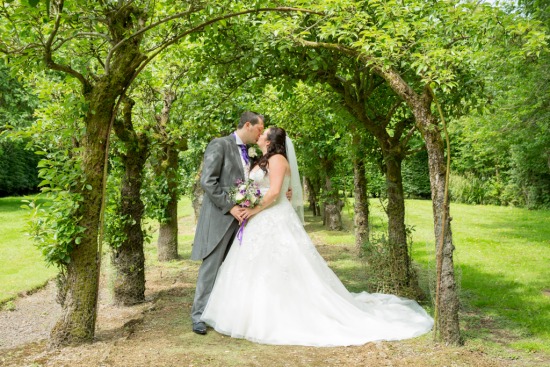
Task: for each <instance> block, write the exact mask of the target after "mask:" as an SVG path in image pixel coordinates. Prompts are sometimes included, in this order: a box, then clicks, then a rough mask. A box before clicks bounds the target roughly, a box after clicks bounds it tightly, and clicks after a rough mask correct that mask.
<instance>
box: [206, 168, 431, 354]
mask: <svg viewBox="0 0 550 367" xmlns="http://www.w3.org/2000/svg"><path fill="white" fill-rule="evenodd" d="M250 178H252V179H254V180H255V181H256V182H258V183H259V185H260V189H261V191H262V192H263V193H265V192H266V191H267V190H268V189H269V177H268V176H267V175H265V174H264V172H263V171H262V170H261V169H260V170H256V171H253V172H251V174H250ZM289 181H290V180H289V176H287V177H285V179H284V182H283V187H282V189H281V195H280V197H279V198H278V199H277V201H276V202H275V203H274V204H272V205H271V206H270V207H268V208H266V209H265V210H263V211H261V212H260V213H258V214H257V215H256V216H254V217H252V218H251V219H250V221H249V222H248V224H247V225H246V226H245V228H244V232H243V236H242V242H241V243H239V240H238V239H235V242H234V243H233V245H232V247H231V249H230V250H229V253H228V255H227V258H226V259H225V261H224V263H223V264H222V266H221V267H220V270H219V272H218V276H217V278H216V282H215V285H214V289H213V290H212V293H211V295H210V299H209V301H208V304H207V306H206V309H205V311H204V313H203V315H202V320H203V321H205V322H206V323H207V324H209V325H210V326H212V327H213V328H214V329H215V330H216V331H218V332H220V333H222V334H226V335H229V336H232V337H235V338H245V339H248V340H251V341H254V342H258V343H263V344H285V345H307V346H345V345H361V344H365V343H367V342H371V341H376V340H399V339H406V338H412V337H415V336H418V335H421V334H424V333H426V332H428V331H430V329H431V328H432V325H433V319H432V318H431V317H430V316H429V315H428V314H427V313H426V311H424V309H423V308H422V307H420V306H419V305H418V304H417V303H416V302H415V301H412V300H408V299H404V298H400V297H396V296H392V295H386V294H369V293H367V292H363V293H358V294H353V293H349V292H348V291H347V290H346V288H345V287H344V285H343V284H342V283H341V282H340V280H339V279H338V277H337V276H336V275H335V274H334V273H333V271H332V270H331V269H330V268H329V267H328V265H327V263H326V262H325V260H324V259H323V258H322V257H321V255H319V253H318V252H317V249H316V248H315V246H314V245H313V243H312V241H311V239H310V238H309V236H308V234H307V233H306V231H305V230H304V228H303V226H302V224H301V221H300V219H299V217H298V215H297V214H296V212H295V211H294V209H293V207H292V205H291V204H290V202H289V201H288V200H287V199H286V196H285V194H286V191H287V188H288V185H289Z"/></svg>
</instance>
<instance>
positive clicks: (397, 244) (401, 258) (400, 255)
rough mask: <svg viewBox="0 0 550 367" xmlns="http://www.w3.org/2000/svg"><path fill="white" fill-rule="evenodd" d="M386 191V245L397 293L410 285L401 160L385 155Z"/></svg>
mask: <svg viewBox="0 0 550 367" xmlns="http://www.w3.org/2000/svg"><path fill="white" fill-rule="evenodd" d="M384 161H385V163H386V189H387V194H388V243H389V246H390V255H391V258H390V261H391V267H392V276H393V280H394V282H395V284H394V286H395V288H396V290H397V292H399V291H400V290H405V289H406V288H408V286H409V283H410V273H409V270H410V259H409V252H408V248H407V231H406V227H405V197H404V194H403V180H402V175H401V158H399V157H396V156H392V155H389V154H386V156H385V157H384Z"/></svg>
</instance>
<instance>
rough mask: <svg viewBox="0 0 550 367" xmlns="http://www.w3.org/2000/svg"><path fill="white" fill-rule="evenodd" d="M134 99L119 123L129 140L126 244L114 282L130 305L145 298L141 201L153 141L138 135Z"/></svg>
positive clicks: (121, 300) (118, 297) (119, 297)
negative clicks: (134, 122)
mask: <svg viewBox="0 0 550 367" xmlns="http://www.w3.org/2000/svg"><path fill="white" fill-rule="evenodd" d="M132 106H133V101H130V102H128V103H126V104H125V109H124V124H122V123H119V122H117V123H115V131H116V133H117V136H118V137H119V139H120V140H121V141H123V142H124V143H125V146H126V154H124V155H123V156H122V161H123V164H124V177H123V179H122V186H121V205H120V213H119V215H120V216H121V217H122V218H124V225H123V228H122V232H123V238H124V240H123V241H122V243H121V244H120V245H119V246H118V247H117V248H115V249H114V251H113V257H112V260H113V264H114V266H115V269H116V275H115V282H114V295H115V303H116V304H119V305H124V306H130V305H134V304H138V303H141V302H144V301H145V255H144V253H143V241H144V235H143V229H142V228H141V221H142V219H143V212H144V209H145V208H144V205H143V202H142V200H141V193H140V192H141V187H142V183H143V168H144V166H145V161H146V160H147V155H148V148H149V141H148V139H147V136H146V135H145V134H136V133H135V132H134V130H133V127H132V120H131V109H132Z"/></svg>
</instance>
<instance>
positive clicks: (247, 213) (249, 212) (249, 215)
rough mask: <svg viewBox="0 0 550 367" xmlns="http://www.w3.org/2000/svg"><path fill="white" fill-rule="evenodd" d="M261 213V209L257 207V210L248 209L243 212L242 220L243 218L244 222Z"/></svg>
mask: <svg viewBox="0 0 550 367" xmlns="http://www.w3.org/2000/svg"><path fill="white" fill-rule="evenodd" d="M259 211H260V209H259V207H255V208H252V209H250V208H246V209H244V210H243V213H242V218H243V220H247V219H250V218H252V217H253V216H254V215H256V214H258V212H259Z"/></svg>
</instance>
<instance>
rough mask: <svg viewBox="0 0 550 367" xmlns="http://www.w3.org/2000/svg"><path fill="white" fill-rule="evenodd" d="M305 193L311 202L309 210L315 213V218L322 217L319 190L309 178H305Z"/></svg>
mask: <svg viewBox="0 0 550 367" xmlns="http://www.w3.org/2000/svg"><path fill="white" fill-rule="evenodd" d="M304 186H305V191H306V192H307V200H308V202H309V208H310V209H311V211H312V212H313V216H320V215H321V210H320V209H319V201H318V197H319V188H318V187H316V186H315V184H314V183H313V180H312V179H310V178H309V177H305V185H304Z"/></svg>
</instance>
